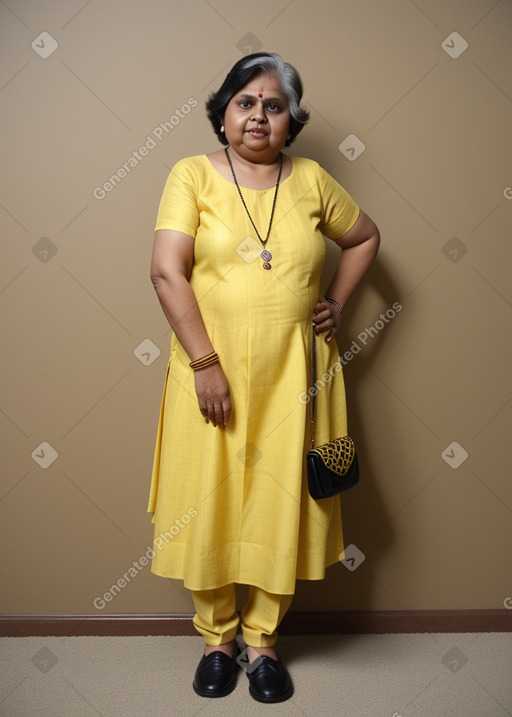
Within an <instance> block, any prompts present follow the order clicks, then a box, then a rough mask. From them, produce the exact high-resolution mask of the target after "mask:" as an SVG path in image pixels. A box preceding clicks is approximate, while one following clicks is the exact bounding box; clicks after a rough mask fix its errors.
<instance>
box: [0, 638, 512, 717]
mask: <svg viewBox="0 0 512 717" xmlns="http://www.w3.org/2000/svg"><path fill="white" fill-rule="evenodd" d="M278 647H279V654H280V656H281V658H282V659H283V660H284V661H285V664H286V665H287V667H288V669H289V671H290V674H291V675H292V679H293V681H294V684H295V694H294V696H293V697H292V698H291V699H290V700H288V701H287V702H284V703H281V704H277V705H265V704H259V703H257V702H255V701H254V700H253V699H252V698H251V697H250V695H249V692H248V687H247V677H246V675H245V674H244V673H243V672H241V673H240V675H239V679H238V685H237V688H236V689H235V691H234V692H233V693H232V694H231V695H229V696H228V697H224V698H221V699H214V700H212V699H205V698H202V697H198V696H197V695H196V694H195V693H194V692H193V690H192V687H191V683H192V677H193V674H194V671H195V668H196V665H197V662H198V661H199V658H200V656H201V653H202V641H201V638H199V637H60V638H58V637H52V638H48V637H32V638H3V639H1V640H0V654H1V657H2V670H1V677H0V714H1V715H5V716H6V717H38V716H41V717H42V716H43V715H44V716H45V717H94V716H97V715H104V716H105V717H110V715H112V716H116V717H117V716H118V715H119V717H121V716H122V717H142V716H143V715H144V716H146V715H147V717H164V715H165V716H167V715H177V716H178V717H194V716H195V715H201V717H208V716H209V715H225V716H226V717H229V716H230V715H236V717H245V715H270V714H273V715H278V716H279V717H281V715H283V717H284V716H286V715H294V716H299V717H300V716H301V715H307V716H308V717H322V716H324V715H325V716H329V717H330V716H331V715H332V717H335V716H336V717H338V716H339V717H343V716H344V715H347V717H452V716H453V717H506V716H507V715H508V716H510V715H512V633H477V634H475V633H471V634H431V635H426V634H422V635H329V636H315V637H281V638H280V640H279V643H278Z"/></svg>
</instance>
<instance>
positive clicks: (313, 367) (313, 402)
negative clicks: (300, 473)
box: [311, 324, 316, 448]
mask: <svg viewBox="0 0 512 717" xmlns="http://www.w3.org/2000/svg"><path fill="white" fill-rule="evenodd" d="M312 346H313V350H312V356H311V378H312V381H313V383H312V391H311V393H312V396H311V448H314V447H315V420H316V331H315V325H314V324H313V343H312Z"/></svg>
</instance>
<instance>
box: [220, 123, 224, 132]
mask: <svg viewBox="0 0 512 717" xmlns="http://www.w3.org/2000/svg"><path fill="white" fill-rule="evenodd" d="M220 131H221V132H224V125H223V124H222V125H221V126H220Z"/></svg>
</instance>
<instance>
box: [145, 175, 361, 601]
mask: <svg viewBox="0 0 512 717" xmlns="http://www.w3.org/2000/svg"><path fill="white" fill-rule="evenodd" d="M219 181H220V182H223V183H224V185H225V186H223V189H224V190H225V192H226V194H227V193H228V192H231V189H233V190H234V192H235V193H231V194H230V195H229V197H228V199H225V200H224V206H223V208H222V212H224V220H222V217H221V220H218V214H219V212H220V211H221V210H220V208H219V206H217V207H216V210H215V212H214V214H216V215H217V219H216V218H215V217H213V218H210V219H208V217H206V216H205V217H204V218H203V223H204V226H203V228H202V230H201V231H199V232H198V235H197V237H196V252H195V264H194V269H193V272H192V276H191V279H190V282H191V285H192V288H193V290H194V293H195V295H196V297H197V300H198V304H199V308H200V310H201V314H202V316H203V320H204V323H205V326H206V329H207V332H208V334H209V336H210V339H211V341H212V345H213V346H214V348H215V350H216V351H217V353H218V354H219V356H220V361H221V365H222V368H223V370H224V373H225V375H226V378H227V380H228V383H229V387H230V392H231V401H232V409H233V413H232V417H231V420H230V422H229V423H228V425H227V427H226V428H225V429H222V428H218V427H217V428H215V427H213V426H212V425H211V424H207V423H206V422H205V420H204V418H203V417H202V415H201V413H200V411H199V408H198V401H197V396H196V393H195V388H194V374H193V372H192V370H191V369H190V367H189V365H188V364H189V360H190V359H189V357H188V356H187V355H186V353H185V351H184V349H183V347H182V346H181V344H180V342H179V341H178V339H177V337H176V336H173V337H172V340H171V352H170V360H169V363H168V366H167V372H166V377H165V385H164V391H163V398H162V405H161V412H160V421H159V427H158V435H157V442H156V450H155V458H154V468H153V477H152V485H151V494H150V501H149V508H148V510H149V511H151V512H153V513H154V515H153V522H154V525H155V535H154V544H153V550H154V553H155V555H154V557H153V560H152V570H153V572H154V573H156V574H158V575H161V576H164V577H169V578H179V579H182V580H183V581H184V585H185V586H186V587H187V588H189V589H191V590H208V589H213V588H216V587H221V586H223V585H226V584H229V583H242V584H250V585H255V586H258V587H260V588H263V589H264V590H266V591H268V592H272V593H279V594H290V593H293V592H294V590H295V581H296V579H308V580H317V579H321V578H323V577H324V575H325V568H326V566H328V565H331V564H333V563H335V562H336V561H338V559H339V556H340V553H341V552H342V550H343V539H342V527H341V510H340V498H339V496H336V497H335V498H330V499H324V500H318V501H315V500H313V499H312V498H311V497H310V496H309V493H308V489H307V477H306V462H305V456H306V453H307V451H308V450H309V448H310V440H311V427H310V419H311V415H310V410H311V406H310V402H309V401H308V400H307V394H306V393H305V392H306V391H307V389H308V387H309V386H310V385H311V344H312V317H313V307H314V305H315V303H316V301H317V300H318V298H319V279H320V273H321V269H322V265H323V260H324V257H325V244H324V240H323V237H322V235H321V234H320V232H318V231H316V232H315V231H311V230H310V228H309V227H308V226H307V221H304V218H303V217H302V219H301V217H299V216H298V215H297V208H296V207H295V205H296V201H294V197H293V194H292V195H291V196H288V194H287V192H286V184H287V182H286V181H285V182H284V183H283V186H282V188H281V189H280V194H279V203H278V206H279V209H280V211H279V212H277V211H276V219H275V227H276V228H275V230H274V229H273V231H272V234H271V240H270V241H269V244H268V248H269V249H271V251H272V253H273V255H274V258H273V260H272V269H271V270H270V271H265V270H264V269H263V267H262V260H261V259H260V258H259V256H257V257H256V258H255V259H254V260H252V261H248V254H247V252H250V251H251V250H254V244H252V243H251V241H250V240H249V239H247V237H248V236H253V235H254V231H253V230H252V227H251V226H250V224H248V220H247V218H246V216H245V214H244V211H243V208H242V209H241V211H240V200H239V198H238V196H237V195H236V188H234V187H232V186H231V185H229V183H228V182H226V181H225V180H224V179H223V178H222V177H220V175H219ZM290 184H291V183H290ZM244 195H245V197H246V201H247V203H248V205H249V208H250V211H251V214H252V215H253V217H256V220H257V221H259V225H260V226H264V224H265V217H266V218H267V219H266V221H268V216H269V213H270V208H271V203H272V199H273V190H260V191H257V190H244ZM226 225H227V226H228V228H229V230H228V229H226ZM244 242H245V244H244ZM252 242H254V240H252ZM251 247H252V249H251ZM317 352H318V353H317V355H318V366H319V368H318V372H319V377H321V376H322V374H323V373H324V372H326V371H328V370H329V369H331V370H330V373H329V380H327V381H325V385H324V387H323V388H322V389H321V390H320V391H319V394H318V397H317V401H318V416H317V430H316V433H317V435H316V439H317V441H316V442H317V444H319V443H322V442H324V441H326V440H329V439H330V438H334V437H336V436H340V435H344V434H345V433H346V432H347V421H346V408H345V391H344V383H343V374H342V371H341V370H340V369H341V364H340V361H339V357H338V352H337V349H336V345H335V342H334V341H333V342H332V343H331V344H326V342H325V341H324V340H323V338H322V339H321V340H318V341H317Z"/></svg>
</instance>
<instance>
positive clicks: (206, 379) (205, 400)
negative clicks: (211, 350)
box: [194, 363, 231, 428]
mask: <svg viewBox="0 0 512 717" xmlns="http://www.w3.org/2000/svg"><path fill="white" fill-rule="evenodd" d="M194 379H195V387H196V393H197V400H198V402H199V410H200V411H201V413H202V414H203V416H204V418H205V419H206V422H207V423H212V424H213V425H214V426H222V428H225V427H226V424H227V422H228V421H229V419H230V417H231V396H230V393H229V385H228V382H227V379H226V376H225V375H224V371H223V370H222V368H221V366H220V364H219V363H215V364H213V365H212V366H208V367H207V368H202V369H200V370H199V371H195V372H194Z"/></svg>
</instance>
